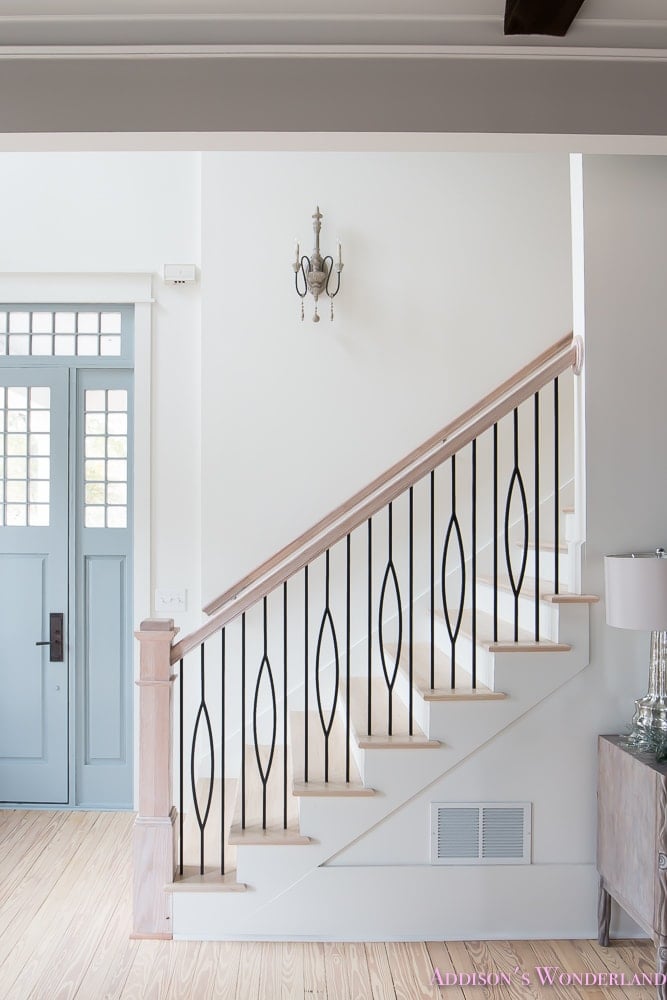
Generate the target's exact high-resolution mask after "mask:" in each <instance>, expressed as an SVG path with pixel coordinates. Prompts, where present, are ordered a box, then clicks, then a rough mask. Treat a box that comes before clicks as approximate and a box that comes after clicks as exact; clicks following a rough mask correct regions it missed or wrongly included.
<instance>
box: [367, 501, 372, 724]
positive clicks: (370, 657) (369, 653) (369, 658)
mask: <svg viewBox="0 0 667 1000" xmlns="http://www.w3.org/2000/svg"><path fill="white" fill-rule="evenodd" d="M372 634H373V524H372V520H371V518H370V517H369V518H368V719H367V723H368V725H367V728H368V735H369V736H370V735H371V729H372V725H371V711H372V704H371V701H372V696H371V683H372V672H373V645H372V641H371V636H372Z"/></svg>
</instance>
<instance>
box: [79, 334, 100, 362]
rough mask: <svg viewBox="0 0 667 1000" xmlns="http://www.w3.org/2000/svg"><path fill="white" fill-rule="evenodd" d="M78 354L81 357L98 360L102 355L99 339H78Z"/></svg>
mask: <svg viewBox="0 0 667 1000" xmlns="http://www.w3.org/2000/svg"><path fill="white" fill-rule="evenodd" d="M76 353H77V354H78V355H79V357H81V356H83V357H88V358H96V357H97V355H98V354H99V353H100V350H99V338H98V337H87V336H86V337H81V336H79V337H77V338H76Z"/></svg>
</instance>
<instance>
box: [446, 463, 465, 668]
mask: <svg viewBox="0 0 667 1000" xmlns="http://www.w3.org/2000/svg"><path fill="white" fill-rule="evenodd" d="M451 462H452V512H451V515H450V518H449V524H448V525H447V534H446V535H445V547H444V549H443V552H442V568H441V572H440V585H441V589H442V604H443V608H444V611H445V623H446V625H447V632H448V634H449V643H450V648H451V662H450V674H451V687H452V688H455V687H456V640H457V639H458V636H459V630H460V628H461V622H462V620H463V606H464V603H465V591H466V564H465V553H464V550H463V536H462V535H461V526H460V524H459V519H458V517H457V514H456V455H452V460H451ZM452 532H455V533H456V541H457V544H458V547H459V561H460V564H461V593H460V596H459V608H458V612H457V617H456V624H455V626H454V628H452V622H451V619H450V617H449V603H448V601H447V584H446V577H447V554H448V552H449V543H450V541H451V538H452Z"/></svg>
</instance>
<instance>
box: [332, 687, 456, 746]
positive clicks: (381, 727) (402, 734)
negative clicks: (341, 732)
mask: <svg viewBox="0 0 667 1000" xmlns="http://www.w3.org/2000/svg"><path fill="white" fill-rule="evenodd" d="M388 715H389V696H388V691H387V685H386V683H385V681H384V678H378V677H374V678H373V679H372V682H371V733H370V734H369V733H368V678H367V677H353V678H352V679H351V681H350V717H351V725H352V728H353V730H354V733H355V738H356V741H357V744H358V745H359V747H361V748H362V749H417V748H420V747H421V748H436V747H439V746H440V742H439V740H430V739H429V738H428V737H427V736H426V735H425V734H424V733H423V732H422V730H421V729H420V728H419V726H418V725H417V723H416V722H414V721H413V725H412V734H410V724H409V719H408V708H407V705H406V704H405V703H404V702H403V700H402V699H401V698H400V696H399V695H398V694H397V692H396V691H395V690H394V693H393V698H392V731H391V734H390V733H389V719H388Z"/></svg>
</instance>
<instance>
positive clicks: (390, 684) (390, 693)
mask: <svg viewBox="0 0 667 1000" xmlns="http://www.w3.org/2000/svg"><path fill="white" fill-rule="evenodd" d="M393 536H394V518H393V504H391V503H390V504H389V561H388V562H387V569H386V570H385V574H384V579H383V580H382V588H381V590H380V604H379V608H378V634H379V639H380V661H381V663H382V673H383V674H384V679H385V682H386V684H387V698H388V706H387V719H388V733H389V735H390V736H391V735H392V727H393V711H394V684H395V683H396V676H397V674H398V664H399V660H400V658H401V645H402V642H403V610H402V608H401V592H400V590H399V586H398V577H397V575H396V567H395V566H394V545H393ZM390 577H391V580H392V582H393V584H394V593H395V594H396V607H397V610H398V642H397V648H396V659H395V662H394V669H393V671H392V675H391V679H390V678H389V673H388V671H387V661H386V659H385V643H384V621H383V618H384V614H383V612H384V599H385V596H386V593H387V584H388V583H389V578H390Z"/></svg>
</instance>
